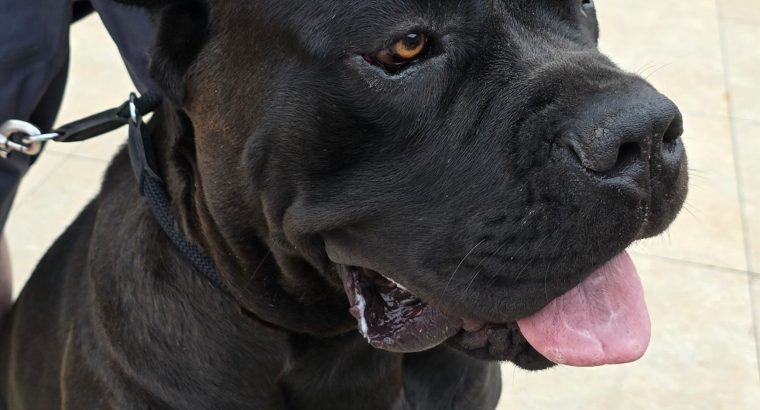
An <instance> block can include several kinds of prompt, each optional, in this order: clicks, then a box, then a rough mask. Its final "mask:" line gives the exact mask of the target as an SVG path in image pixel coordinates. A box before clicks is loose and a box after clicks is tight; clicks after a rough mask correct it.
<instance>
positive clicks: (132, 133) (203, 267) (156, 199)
mask: <svg viewBox="0 0 760 410" xmlns="http://www.w3.org/2000/svg"><path fill="white" fill-rule="evenodd" d="M145 97H152V96H151V95H150V94H147V95H145V96H143V97H142V98H140V99H137V98H136V97H135V95H134V94H132V95H131V96H130V101H128V102H127V104H128V108H129V110H130V111H131V112H130V114H129V140H128V143H127V147H128V149H129V158H130V160H131V162H132V170H133V171H134V173H135V177H136V178H137V183H138V185H139V189H140V193H141V194H142V195H143V196H144V197H145V199H146V201H147V202H148V207H150V210H151V211H152V212H153V217H154V218H156V221H158V224H159V225H160V226H161V229H163V231H164V233H166V236H168V237H169V239H170V240H171V241H172V243H174V246H176V247H177V249H179V251H180V252H181V253H182V255H184V256H185V258H187V260H189V261H190V263H191V264H192V265H193V266H194V267H195V269H196V270H198V272H200V273H202V274H203V275H205V276H206V278H207V279H208V280H209V281H210V282H211V283H212V284H213V285H214V286H216V287H217V288H219V289H221V290H225V291H226V290H227V288H226V286H225V285H224V281H222V277H221V276H220V275H219V273H218V272H217V271H216V268H214V263H213V262H212V261H211V259H210V258H209V257H208V256H206V254H205V253H203V251H201V250H200V249H199V248H198V247H197V246H195V245H194V244H193V243H191V242H190V241H189V240H188V239H187V238H186V237H185V235H184V233H182V230H181V229H180V228H179V225H178V224H177V220H176V219H175V218H174V215H172V212H171V205H170V202H169V195H168V194H167V193H166V188H165V185H164V181H163V180H162V179H161V176H160V173H159V171H158V169H157V168H156V158H155V152H154V150H153V141H152V139H151V136H150V133H149V132H148V129H147V127H146V126H145V123H143V120H142V114H143V113H146V114H147V113H148V112H150V111H142V110H141V109H140V107H139V105H138V102H139V101H140V100H142V99H143V98H145ZM153 104H156V105H155V106H153ZM158 104H160V99H159V100H157V102H156V101H153V100H147V102H145V103H144V104H143V109H144V108H146V107H147V108H149V109H150V108H151V107H152V108H153V109H155V108H157V106H158ZM151 111H152V110H151Z"/></svg>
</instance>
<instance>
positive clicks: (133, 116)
mask: <svg viewBox="0 0 760 410" xmlns="http://www.w3.org/2000/svg"><path fill="white" fill-rule="evenodd" d="M135 97H136V96H135V93H130V94H129V118H130V119H131V120H132V122H134V123H135V124H136V123H137V106H136V105H135Z"/></svg>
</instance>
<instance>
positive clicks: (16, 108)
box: [0, 0, 71, 232]
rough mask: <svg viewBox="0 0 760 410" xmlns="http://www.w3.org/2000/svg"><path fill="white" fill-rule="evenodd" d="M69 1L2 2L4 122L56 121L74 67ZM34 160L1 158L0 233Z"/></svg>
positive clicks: (42, 124)
mask: <svg viewBox="0 0 760 410" xmlns="http://www.w3.org/2000/svg"><path fill="white" fill-rule="evenodd" d="M70 21H71V3H70V2H69V0H2V1H0V27H2V30H0V122H3V121H6V120H8V119H20V120H26V121H30V122H32V123H34V124H35V125H37V126H38V127H39V128H40V129H43V130H47V129H50V128H51V127H52V126H53V122H54V121H55V117H56V115H57V114H58V109H59V107H60V104H61V99H62V98H63V90H64V87H65V84H66V72H67V66H68V53H69V42H68V27H69V23H70ZM31 163H32V159H31V158H29V157H27V156H25V155H21V154H12V155H11V156H10V157H9V159H7V160H1V159H0V232H1V231H2V230H3V228H4V227H5V222H6V219H7V217H8V212H9V210H10V208H11V205H12V203H13V198H14V196H15V194H16V190H17V188H18V184H19V182H20V180H21V177H23V175H24V174H25V173H26V171H27V170H28V169H29V165H30V164H31Z"/></svg>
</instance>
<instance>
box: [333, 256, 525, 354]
mask: <svg viewBox="0 0 760 410" xmlns="http://www.w3.org/2000/svg"><path fill="white" fill-rule="evenodd" d="M338 266H339V271H340V274H341V278H342V279H343V282H344V287H345V290H346V293H347V295H348V299H349V302H350V304H351V308H350V310H349V311H350V313H351V315H352V316H354V318H355V319H356V320H357V324H358V329H359V331H360V333H361V334H362V335H363V336H364V337H365V338H366V339H367V340H368V342H369V343H370V344H371V345H372V346H374V347H376V348H379V349H383V350H389V351H392V352H400V353H412V352H418V351H422V350H427V349H431V348H434V347H436V346H438V345H440V344H442V343H444V342H447V341H448V342H449V344H450V345H451V346H453V347H456V348H458V349H460V350H464V351H465V352H472V353H473V354H474V355H476V357H480V358H484V359H489V360H513V359H514V358H515V357H516V356H519V355H521V354H522V353H520V352H522V351H524V350H525V349H523V348H520V346H522V344H525V341H524V339H522V337H521V336H520V331H519V329H518V327H517V324H516V323H514V322H513V323H502V324H499V323H488V322H485V321H481V320H476V319H470V318H458V317H455V316H453V315H449V314H447V313H444V312H443V311H441V310H439V309H437V308H435V307H433V306H431V305H429V304H428V303H426V302H425V301H423V300H421V299H420V298H418V297H416V296H415V295H413V294H412V293H411V292H409V291H407V290H406V289H405V288H404V287H403V286H402V285H400V284H398V283H396V282H394V281H392V280H391V279H388V278H386V277H385V276H383V275H382V274H379V273H377V272H374V271H371V270H368V269H363V268H358V267H351V266H346V265H338ZM515 341H522V344H519V343H518V345H514V346H513V344H514V343H515Z"/></svg>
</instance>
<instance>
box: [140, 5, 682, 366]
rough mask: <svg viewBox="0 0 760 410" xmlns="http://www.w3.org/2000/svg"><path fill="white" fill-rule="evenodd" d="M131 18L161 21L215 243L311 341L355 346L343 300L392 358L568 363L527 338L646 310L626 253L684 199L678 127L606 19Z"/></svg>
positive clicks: (428, 12)
mask: <svg viewBox="0 0 760 410" xmlns="http://www.w3.org/2000/svg"><path fill="white" fill-rule="evenodd" d="M137 3H142V4H143V5H145V3H151V4H150V5H154V6H155V5H156V4H157V3H162V4H161V6H162V7H161V12H160V15H161V19H160V21H161V23H160V34H159V40H158V44H157V46H156V50H155V52H154V61H153V73H154V76H155V77H156V79H157V82H158V83H159V84H160V86H161V87H162V88H163V89H164V92H165V93H166V95H167V96H169V97H170V98H171V99H173V100H174V102H175V104H176V106H177V107H181V111H182V112H183V113H184V115H186V116H187V118H188V119H189V122H190V123H191V124H192V129H193V130H194V138H193V139H192V142H191V143H188V144H191V145H192V151H193V152H192V154H191V155H189V156H188V157H187V158H185V159H186V161H185V163H184V165H182V163H180V164H179V165H177V166H178V167H180V168H181V167H182V166H186V167H187V172H184V174H183V175H186V176H187V178H188V179H190V180H192V183H190V184H189V185H188V186H190V188H188V190H187V192H189V193H190V194H189V197H190V198H192V202H193V205H192V206H193V208H194V209H195V211H194V212H196V214H197V215H198V219H197V222H198V223H199V224H200V226H201V228H199V231H200V232H201V235H200V236H201V237H202V239H199V240H200V241H202V242H203V244H204V246H205V247H206V248H207V249H209V252H210V253H211V254H212V256H213V258H214V259H215V261H217V263H218V264H219V265H220V267H221V270H222V271H223V272H224V273H225V275H226V276H227V277H226V279H227V280H228V281H229V282H230V284H231V287H232V288H233V289H234V292H235V294H236V296H238V298H239V299H240V300H241V301H242V302H243V303H244V304H248V305H249V307H250V308H251V310H254V311H255V312H256V313H257V314H259V315H260V316H265V317H268V318H272V317H274V318H275V319H274V320H275V321H276V322H281V323H285V322H288V323H289V324H293V323H296V324H295V325H292V326H291V327H293V328H296V330H299V331H308V332H312V333H320V332H322V333H323V334H329V333H330V332H336V331H339V330H340V331H345V325H346V319H347V318H349V316H348V315H347V313H346V312H345V311H346V308H347V306H348V305H349V303H350V304H351V305H353V309H352V313H353V314H354V316H355V317H356V318H357V319H358V321H357V322H354V324H353V325H354V326H356V323H358V325H359V327H360V330H361V331H362V332H363V334H364V335H365V336H366V337H367V338H368V339H369V341H370V342H371V343H372V344H373V345H375V346H377V347H380V348H384V349H388V350H393V351H399V352H409V351H419V350H423V349H427V348H430V347H433V346H436V345H438V344H441V343H443V342H444V341H446V340H448V341H449V342H450V343H451V344H453V345H456V346H458V347H459V348H461V349H463V350H465V351H468V352H469V353H471V354H472V355H475V356H478V357H481V358H486V359H509V360H513V361H515V362H516V363H517V364H519V365H521V366H524V367H527V368H541V367H545V366H548V365H549V364H550V363H549V361H547V360H546V359H545V358H544V356H547V355H548V356H549V357H551V358H552V360H554V361H561V358H562V357H563V356H564V355H566V354H567V353H568V352H567V351H564V350H562V349H561V348H559V351H555V352H554V355H552V353H551V352H549V351H548V350H547V348H546V346H543V347H542V348H539V346H534V347H536V348H537V349H538V350H539V351H541V353H543V355H542V354H539V353H538V352H537V351H536V350H534V348H533V347H531V345H530V344H528V343H526V341H525V339H524V337H523V334H522V333H521V331H520V330H519V329H520V328H522V329H523V330H525V329H526V328H529V327H530V328H531V329H532V331H533V333H536V327H539V328H540V327H541V324H540V323H539V322H541V320H539V319H535V318H534V319H533V320H523V321H522V322H520V326H517V323H518V321H519V320H520V319H524V318H526V317H529V316H531V315H533V314H535V313H536V312H538V311H539V310H541V309H542V308H544V307H545V306H547V304H549V303H550V302H551V301H552V300H555V299H556V298H558V297H560V295H563V294H566V292H568V290H570V289H573V290H572V291H571V293H572V292H576V293H578V292H581V293H582V292H588V291H589V290H591V291H595V292H597V293H598V294H593V295H591V296H589V297H592V298H595V297H597V296H598V297H600V298H612V299H615V300H614V301H612V302H611V303H613V304H614V303H618V304H622V303H624V302H625V303H628V302H626V301H627V300H628V299H631V298H633V299H636V297H635V296H636V295H633V296H632V294H633V293H635V291H636V289H633V290H630V289H628V288H636V284H635V283H631V279H632V278H631V275H634V276H635V273H633V272H631V269H632V267H631V266H630V262H629V261H628V260H627V257H626V256H625V255H624V254H622V253H623V252H624V250H625V249H626V248H627V247H628V246H629V245H630V244H631V243H632V242H633V241H635V240H637V239H641V238H645V237H649V236H653V235H656V234H659V233H661V232H662V231H663V230H664V229H665V228H666V227H667V226H668V225H669V224H670V223H671V222H672V221H673V219H674V218H675V216H676V214H677V213H678V211H679V210H680V208H681V206H682V204H683V201H684V198H685V196H686V192H687V171H686V169H687V168H686V156H685V153H684V147H683V144H682V141H681V139H680V136H681V133H682V124H681V116H680V113H679V112H678V109H677V108H676V107H675V105H674V104H673V103H672V102H671V101H670V100H668V99H667V98H665V97H664V96H663V95H661V94H660V93H658V92H657V91H656V90H655V89H654V88H652V86H650V85H649V84H648V83H647V82H646V81H644V80H643V79H642V78H640V77H638V76H636V75H633V74H630V73H626V72H624V71H622V70H620V69H619V68H617V67H616V66H615V65H614V64H613V63H612V62H611V61H610V60H609V59H607V58H606V57H605V56H604V55H602V54H601V53H600V52H599V51H598V50H597V36H598V25H597V21H596V13H595V8H594V7H595V6H594V2H593V1H591V0H484V1H479V0H473V1H430V0H403V1H402V0H366V1H346V0H330V1H314V0H293V1H276V0H266V1H211V0H208V1H201V0H193V1H181V2H180V1H175V2H171V1H164V2H155V1H154V2H150V1H147V2H146V1H138V2H137ZM187 192H186V193H187ZM262 249H266V252H264V253H262V252H261V250H262ZM610 261H611V262H610ZM605 272H606V273H605ZM610 272H612V273H610ZM615 272H617V273H615ZM621 272H622V273H621ZM592 274H593V275H592ZM605 275H607V276H605ZM590 276H592V279H593V281H597V282H598V281H600V280H601V281H602V282H604V281H605V280H607V281H608V282H617V283H612V284H607V285H598V284H589V283H587V282H589V281H592V279H588V278H589V277H590ZM634 279H635V278H634ZM634 282H635V281H634ZM595 283H596V282H595ZM584 284H585V285H584ZM582 286H585V287H582ZM580 287H582V288H580ZM621 287H622V288H626V289H628V290H625V289H622V290H621V289H620V288H621ZM342 289H345V290H346V293H343V292H342ZM346 294H347V296H348V297H347V296H346ZM347 299H348V301H347ZM578 299H579V296H578V295H576V296H568V297H567V298H566V299H565V300H563V301H562V303H560V304H565V305H566V306H565V309H566V310H567V309H581V310H583V307H582V306H579V305H578V302H577V300H578ZM595 300H596V299H595ZM597 302H598V303H599V304H603V303H602V302H599V301H598V300H596V302H595V303H597ZM630 303H634V304H635V303H637V302H636V301H635V300H634V301H633V302H630ZM607 305H609V303H608V304H606V305H605V306H607ZM267 309H269V310H267ZM600 309H601V310H604V309H603V308H600ZM631 309H633V310H635V309H638V308H635V307H634V308H631ZM591 310H593V309H591ZM623 310H625V309H623ZM273 311H277V312H287V313H272V312H273ZM552 312H554V314H555V316H556V314H561V313H557V312H561V309H559V308H557V307H556V306H555V310H552V311H549V312H548V314H549V315H550V316H551V314H552ZM544 313H545V314H546V313H547V312H544ZM612 313H613V314H614V315H617V314H618V313H619V312H618V311H615V312H612ZM640 313H641V312H638V313H636V314H640ZM278 315H279V316H278ZM589 315H590V314H589V313H588V312H586V313H578V314H577V315H576V319H577V318H581V319H582V320H580V322H583V321H584V320H589V318H590V316H589ZM634 316H635V315H634ZM629 319H630V318H629ZM554 320H555V322H561V323H560V324H559V325H558V324H557V323H555V325H556V326H559V327H561V325H562V324H564V325H568V324H570V322H572V320H571V319H567V318H557V317H554ZM631 320H633V319H631ZM636 320H639V321H640V322H641V321H645V320H647V319H646V318H641V317H638V319H636ZM549 321H550V319H545V320H544V322H547V323H548V322H549ZM529 322H530V323H529ZM320 326H321V327H320ZM547 326H549V325H547ZM636 326H640V327H642V326H643V327H645V324H642V323H639V324H637V325H636ZM646 326H648V323H647V324H646ZM559 327H557V328H552V329H548V330H547V329H543V331H545V333H546V332H548V333H552V332H554V334H555V336H556V335H557V334H559V335H564V333H562V331H561V330H558V329H559ZM541 331H542V330H541V329H539V330H538V333H541ZM557 332H559V333H557ZM523 333H524V332H523ZM592 333H593V332H592ZM544 336H546V334H544V335H543V336H541V335H540V334H539V335H538V336H536V335H535V334H534V335H533V336H532V337H533V339H531V343H533V344H535V343H541V342H540V341H539V339H542V337H543V339H542V340H544V341H545V339H546V337H549V336H546V337H544ZM592 336H594V337H596V336H598V335H592ZM563 337H564V336H563ZM561 338H562V337H560V339H561ZM529 339H530V338H529ZM597 339H598V337H597ZM534 340H536V341H538V342H535V343H534ZM596 341H597V342H606V341H607V340H596ZM580 345H582V343H581V344H580ZM580 345H579V346H580ZM581 347H582V346H581ZM640 347H641V346H638V347H635V348H633V349H634V350H635V349H636V348H640ZM555 348H556V346H555ZM581 356H582V354H581ZM604 360H607V359H602V361H604ZM611 360H614V359H611ZM568 361H569V362H572V360H570V359H569V360H568ZM592 361H593V360H592ZM592 361H587V362H584V363H591V362H592ZM581 364H583V363H581ZM592 364H593V363H592Z"/></svg>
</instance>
